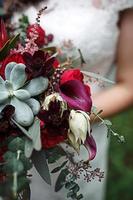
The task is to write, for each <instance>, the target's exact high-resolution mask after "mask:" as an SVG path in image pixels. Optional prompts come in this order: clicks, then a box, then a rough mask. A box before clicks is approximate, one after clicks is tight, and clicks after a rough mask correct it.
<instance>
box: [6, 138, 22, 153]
mask: <svg viewBox="0 0 133 200" xmlns="http://www.w3.org/2000/svg"><path fill="white" fill-rule="evenodd" d="M8 149H9V150H10V151H12V152H16V151H18V150H22V151H23V150H24V140H23V139H21V138H20V137H16V138H15V139H13V140H12V141H11V142H10V143H9V144H8Z"/></svg>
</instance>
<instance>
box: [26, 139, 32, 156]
mask: <svg viewBox="0 0 133 200" xmlns="http://www.w3.org/2000/svg"><path fill="white" fill-rule="evenodd" d="M33 150H34V144H33V141H32V140H29V139H28V138H26V139H25V149H24V152H25V156H26V157H27V158H30V157H31V155H32V152H33Z"/></svg>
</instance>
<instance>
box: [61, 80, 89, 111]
mask: <svg viewBox="0 0 133 200" xmlns="http://www.w3.org/2000/svg"><path fill="white" fill-rule="evenodd" d="M60 95H61V96H62V98H63V99H64V100H65V101H66V102H67V103H68V105H69V106H70V107H71V108H73V109H79V110H83V111H85V112H90V111H91V107H92V100H91V95H90V93H89V92H88V90H87V89H86V86H85V85H84V84H83V83H82V82H81V81H78V80H70V81H67V82H65V83H64V84H62V85H61V86H60Z"/></svg>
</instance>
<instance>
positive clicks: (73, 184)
mask: <svg viewBox="0 0 133 200" xmlns="http://www.w3.org/2000/svg"><path fill="white" fill-rule="evenodd" d="M75 185H76V183H75V182H73V181H70V182H67V183H66V184H65V188H66V189H69V190H70V189H71V188H73V187H74V186H75Z"/></svg>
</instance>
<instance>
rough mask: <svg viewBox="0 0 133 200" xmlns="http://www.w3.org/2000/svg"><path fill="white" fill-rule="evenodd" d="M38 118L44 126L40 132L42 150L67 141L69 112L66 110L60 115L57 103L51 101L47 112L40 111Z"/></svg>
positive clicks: (60, 110) (59, 105)
mask: <svg viewBox="0 0 133 200" xmlns="http://www.w3.org/2000/svg"><path fill="white" fill-rule="evenodd" d="M38 117H39V118H40V119H41V121H44V124H45V126H44V128H42V130H41V136H42V146H43V147H44V148H51V147H54V146H55V145H56V144H59V143H60V142H63V141H64V140H66V139H67V133H68V128H69V124H68V118H69V111H68V110H66V111H64V112H63V114H62V109H61V104H60V102H59V101H54V102H53V101H52V102H51V103H50V105H49V110H48V111H47V110H42V111H41V112H40V113H39V115H38Z"/></svg>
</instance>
